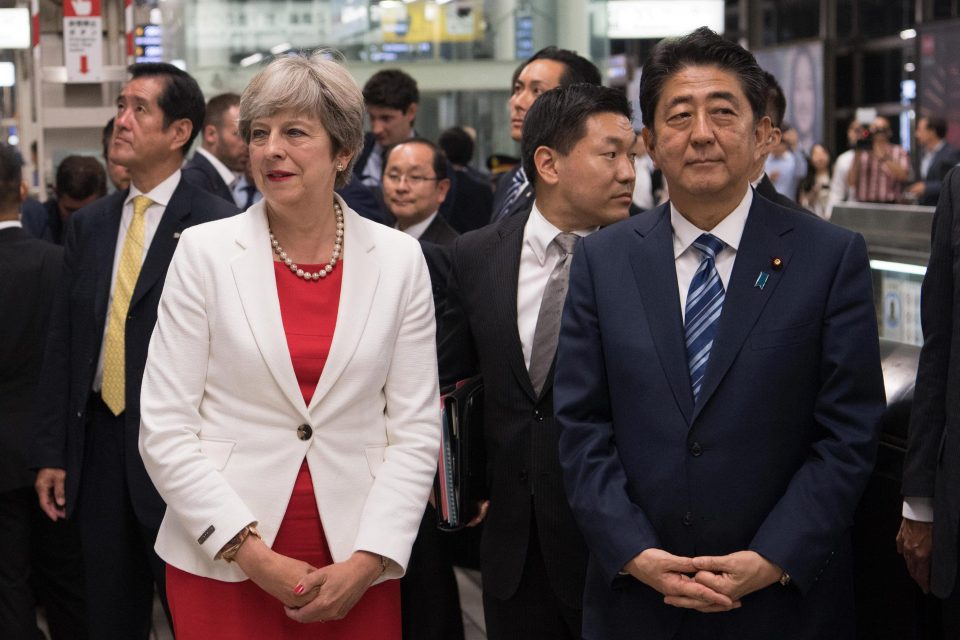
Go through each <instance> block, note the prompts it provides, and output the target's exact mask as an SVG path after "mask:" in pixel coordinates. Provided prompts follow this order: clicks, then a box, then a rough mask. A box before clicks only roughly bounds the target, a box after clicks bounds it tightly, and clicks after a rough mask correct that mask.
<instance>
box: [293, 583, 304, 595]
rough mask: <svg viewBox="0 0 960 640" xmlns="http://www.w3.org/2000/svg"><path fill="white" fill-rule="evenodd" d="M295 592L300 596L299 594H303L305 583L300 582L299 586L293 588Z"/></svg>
mask: <svg viewBox="0 0 960 640" xmlns="http://www.w3.org/2000/svg"><path fill="white" fill-rule="evenodd" d="M293 592H294V593H295V594H297V595H298V596H299V595H300V594H302V593H303V585H302V584H298V585H297V587H296V588H295V589H294V590H293Z"/></svg>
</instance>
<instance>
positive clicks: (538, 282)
mask: <svg viewBox="0 0 960 640" xmlns="http://www.w3.org/2000/svg"><path fill="white" fill-rule="evenodd" d="M596 230H597V229H596V227H594V228H592V229H585V230H578V231H574V232H573V233H575V234H577V235H578V236H580V237H585V236H588V235H590V234H591V233H593V232H594V231H596ZM561 233H563V231H561V230H560V229H557V228H556V227H555V226H553V224H551V223H550V221H549V220H547V219H546V218H544V217H543V214H542V213H540V209H538V208H537V203H536V202H534V203H533V209H532V210H531V211H530V217H529V218H528V219H527V224H526V225H525V226H524V227H523V248H522V249H521V250H520V275H519V277H518V278H517V331H518V332H519V333H520V346H521V347H522V348H523V362H524V364H526V365H527V369H529V368H530V354H531V353H532V352H533V334H534V333H535V332H536V330H537V318H539V317H540V303H541V302H542V301H543V291H544V289H546V288H547V280H549V279H550V274H551V273H553V270H554V268H555V267H556V266H557V263H558V262H560V258H562V257H563V250H562V249H561V248H560V247H558V246H557V245H556V244H554V242H553V239H554V238H556V237H557V235H559V234H561Z"/></svg>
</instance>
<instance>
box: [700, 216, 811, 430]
mask: <svg viewBox="0 0 960 640" xmlns="http://www.w3.org/2000/svg"><path fill="white" fill-rule="evenodd" d="M792 229H793V225H792V223H791V222H789V220H788V219H785V218H783V217H781V216H777V215H776V213H774V212H772V211H770V208H769V205H768V204H766V203H765V202H763V201H762V200H760V199H758V198H754V200H753V205H752V206H751V207H750V214H749V215H748V216H747V223H746V225H745V226H744V229H743V236H742V237H741V239H740V248H739V250H738V251H737V258H736V261H735V262H734V264H733V273H731V275H730V283H729V286H728V287H727V292H726V296H725V297H724V301H723V312H722V313H721V315H720V327H719V329H718V331H717V336H716V338H715V339H714V341H713V347H712V348H711V350H710V361H709V362H708V363H707V372H706V375H705V376H704V379H703V385H702V386H701V388H700V396H699V397H698V399H697V406H696V409H695V411H694V415H693V419H694V420H696V418H697V416H698V415H699V414H700V411H701V410H702V409H703V407H704V405H706V403H707V402H708V401H709V400H710V396H711V395H712V394H713V392H714V391H716V389H717V386H718V385H719V384H720V381H721V380H723V377H724V375H726V373H727V371H728V370H729V369H730V366H731V365H732V364H733V361H734V359H735V358H736V356H737V354H738V353H739V352H740V349H741V348H742V347H743V343H744V342H745V341H746V339H747V336H749V335H750V332H751V331H752V330H753V326H754V325H755V324H756V322H757V318H759V317H760V313H761V312H762V311H763V308H764V306H766V304H767V300H769V299H770V297H771V296H772V295H773V292H774V291H775V290H776V288H777V285H778V284H780V281H781V280H782V279H783V274H784V272H785V271H786V270H787V269H788V268H789V266H790V255H791V253H792V252H793V247H792V244H791V243H790V242H789V241H788V240H787V239H786V238H785V237H784V236H786V235H787V234H788V233H789V232H790V231H791V230H792ZM775 258H780V260H781V266H780V268H779V269H776V268H774V267H773V266H772V265H773V260H774V259H775ZM761 273H766V274H767V279H766V283H765V284H764V285H763V287H762V288H761V287H759V286H756V285H757V279H758V277H760V275H761Z"/></svg>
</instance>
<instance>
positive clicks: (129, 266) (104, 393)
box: [100, 196, 153, 416]
mask: <svg viewBox="0 0 960 640" xmlns="http://www.w3.org/2000/svg"><path fill="white" fill-rule="evenodd" d="M151 204H153V200H151V199H150V198H148V197H147V196H136V197H134V199H133V220H131V221H130V227H129V228H128V229H127V237H126V239H125V240H124V241H123V250H122V251H121V252H120V263H119V264H118V265H117V276H116V280H115V281H114V286H113V299H112V300H111V302H110V314H109V315H108V316H107V337H106V340H105V341H104V347H103V386H102V387H101V388H100V395H101V397H102V398H103V402H104V404H106V405H107V407H109V408H110V411H112V412H113V415H115V416H118V415H120V414H121V413H123V410H124V409H125V408H126V348H125V345H126V328H127V311H128V310H129V308H130V299H131V298H132V297H133V290H134V288H135V287H136V286H137V278H139V277H140V267H141V266H142V265H143V241H144V229H145V223H146V214H147V209H148V208H149V207H150V205H151Z"/></svg>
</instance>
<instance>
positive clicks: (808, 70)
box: [753, 42, 824, 153]
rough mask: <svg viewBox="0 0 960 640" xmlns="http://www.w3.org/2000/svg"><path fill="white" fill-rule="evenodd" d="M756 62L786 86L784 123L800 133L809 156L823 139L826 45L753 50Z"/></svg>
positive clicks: (816, 44)
mask: <svg viewBox="0 0 960 640" xmlns="http://www.w3.org/2000/svg"><path fill="white" fill-rule="evenodd" d="M753 54H754V56H756V58H757V62H758V63H760V66H761V67H763V69H764V70H765V71H769V72H770V73H772V74H773V75H774V76H775V77H776V78H777V81H778V82H779V83H780V86H781V87H783V93H784V95H785V96H786V98H787V111H786V115H785V116H784V121H785V122H787V123H788V124H790V126H791V127H794V128H795V129H796V130H797V134H798V137H799V139H800V148H801V149H802V150H803V151H804V152H805V153H810V149H811V148H812V147H813V145H815V144H817V143H820V144H822V143H823V142H824V139H823V43H821V42H811V43H808V44H799V45H790V46H784V47H776V48H772V49H764V50H761V51H754V52H753Z"/></svg>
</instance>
